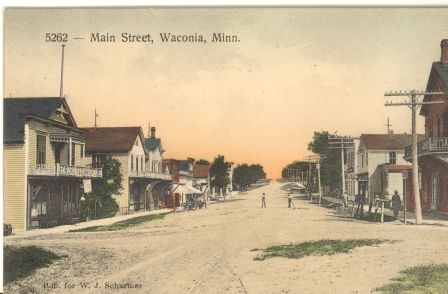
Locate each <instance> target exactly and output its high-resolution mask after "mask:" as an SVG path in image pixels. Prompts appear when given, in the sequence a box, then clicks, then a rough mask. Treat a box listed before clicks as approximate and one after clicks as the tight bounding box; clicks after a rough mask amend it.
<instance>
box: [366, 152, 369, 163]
mask: <svg viewBox="0 0 448 294" xmlns="http://www.w3.org/2000/svg"><path fill="white" fill-rule="evenodd" d="M368 165H369V153H366V166H368Z"/></svg>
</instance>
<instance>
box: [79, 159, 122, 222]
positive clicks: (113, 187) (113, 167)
mask: <svg viewBox="0 0 448 294" xmlns="http://www.w3.org/2000/svg"><path fill="white" fill-rule="evenodd" d="M101 168H102V171H103V176H102V178H101V179H93V180H92V193H89V194H87V196H86V197H85V201H83V203H82V204H81V217H82V218H84V219H85V218H86V217H87V216H88V217H90V218H91V219H95V218H105V217H111V216H114V215H115V214H116V213H117V211H118V203H117V202H116V200H115V199H114V198H112V195H119V194H120V191H121V190H123V176H122V175H121V172H120V168H121V163H120V162H119V161H118V160H117V159H115V158H112V157H108V159H107V160H106V161H104V162H102V163H101Z"/></svg>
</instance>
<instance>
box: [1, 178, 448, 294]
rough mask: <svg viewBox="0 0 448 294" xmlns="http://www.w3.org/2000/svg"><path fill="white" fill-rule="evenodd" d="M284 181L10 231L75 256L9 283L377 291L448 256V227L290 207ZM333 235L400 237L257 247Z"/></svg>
mask: <svg viewBox="0 0 448 294" xmlns="http://www.w3.org/2000/svg"><path fill="white" fill-rule="evenodd" d="M281 186H282V185H281V184H279V183H272V184H270V185H268V186H264V187H262V188H259V189H256V190H253V191H250V192H248V193H244V194H239V195H238V196H237V197H235V198H234V199H233V201H229V202H226V203H219V204H214V205H209V206H208V207H207V208H206V209H201V210H197V211H192V212H182V213H176V214H169V215H167V217H166V218H165V219H163V220H159V221H155V222H151V223H147V224H144V225H141V226H139V227H137V228H134V229H128V230H126V231H118V232H101V233H64V234H56V235H44V236H27V237H25V236H24V237H23V238H22V237H21V238H13V239H11V238H9V239H8V238H6V239H5V244H15V245H30V244H34V245H39V246H42V247H44V248H47V249H49V250H51V251H54V252H55V253H57V254H60V255H65V256H66V257H64V258H63V259H61V260H59V261H57V262H55V263H54V264H53V265H52V266H51V267H49V268H44V269H39V270H38V271H37V272H36V273H35V274H34V275H32V276H30V277H28V278H26V279H24V280H22V281H21V282H19V283H14V284H11V285H8V286H7V287H5V288H4V290H5V293H20V291H23V293H32V292H35V293H369V292H370V291H371V290H372V289H374V288H375V287H378V286H381V285H383V284H385V283H386V282H387V281H388V279H389V278H392V277H395V276H397V275H398V274H399V271H400V270H402V269H404V268H406V267H411V266H414V265H420V264H429V263H433V262H434V263H441V262H448V246H446V244H447V241H448V227H442V226H403V225H402V224H401V223H400V222H398V221H397V222H393V223H385V224H375V223H365V222H359V221H357V220H352V219H341V218H338V217H336V216H334V215H333V214H332V213H331V211H330V210H328V209H325V208H322V207H319V206H317V205H315V204H310V203H308V201H305V200H298V199H295V200H294V202H295V205H296V209H288V208H287V198H286V193H285V192H284V191H282V190H281V189H280V188H281ZM262 192H265V193H266V195H267V199H266V202H267V208H261V193H262ZM333 238H334V239H348V238H379V239H388V240H395V241H397V242H389V243H384V244H382V245H379V246H377V247H363V248H358V249H356V250H354V251H353V252H351V253H349V254H339V255H335V256H318V257H306V258H303V259H285V258H273V259H268V260H265V261H254V260H253V258H254V257H255V256H256V254H257V252H256V251H251V249H255V248H266V247H268V246H271V245H275V244H288V243H296V242H302V241H307V240H319V239H333ZM83 283H84V284H83ZM87 283H88V284H87ZM96 286H97V287H96ZM120 286H122V287H126V288H115V287H120ZM83 287H84V288H83ZM89 287H90V288H89Z"/></svg>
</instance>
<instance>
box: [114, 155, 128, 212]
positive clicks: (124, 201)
mask: <svg viewBox="0 0 448 294" xmlns="http://www.w3.org/2000/svg"><path fill="white" fill-rule="evenodd" d="M112 157H113V158H115V159H117V160H118V161H119V162H120V163H121V170H120V172H121V175H122V176H123V190H122V191H121V194H120V195H117V197H116V198H115V199H116V200H117V202H118V206H119V207H120V212H122V209H123V208H128V207H129V172H128V170H130V167H129V158H130V155H128V154H114V155H112Z"/></svg>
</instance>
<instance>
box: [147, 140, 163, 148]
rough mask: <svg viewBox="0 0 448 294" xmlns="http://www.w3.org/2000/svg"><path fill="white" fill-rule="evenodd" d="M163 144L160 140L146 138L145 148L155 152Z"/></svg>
mask: <svg viewBox="0 0 448 294" xmlns="http://www.w3.org/2000/svg"><path fill="white" fill-rule="evenodd" d="M161 142H162V140H160V138H145V147H146V148H147V149H148V150H154V149H157V148H158V147H159V146H160V144H161Z"/></svg>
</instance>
